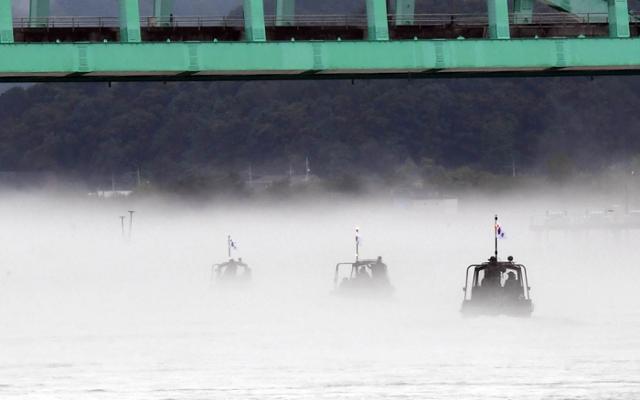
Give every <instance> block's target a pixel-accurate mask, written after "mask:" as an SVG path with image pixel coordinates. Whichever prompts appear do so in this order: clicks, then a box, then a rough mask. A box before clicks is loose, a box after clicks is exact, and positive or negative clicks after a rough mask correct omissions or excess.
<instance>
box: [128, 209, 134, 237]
mask: <svg viewBox="0 0 640 400" xmlns="http://www.w3.org/2000/svg"><path fill="white" fill-rule="evenodd" d="M134 213H135V211H133V210H129V240H131V232H132V231H133V214H134Z"/></svg>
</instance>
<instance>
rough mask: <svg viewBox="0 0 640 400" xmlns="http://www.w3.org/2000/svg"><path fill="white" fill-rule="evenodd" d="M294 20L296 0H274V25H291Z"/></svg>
mask: <svg viewBox="0 0 640 400" xmlns="http://www.w3.org/2000/svg"><path fill="white" fill-rule="evenodd" d="M295 20H296V0H277V1H276V26H293V25H294V24H295Z"/></svg>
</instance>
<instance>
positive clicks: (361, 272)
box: [356, 266, 371, 280]
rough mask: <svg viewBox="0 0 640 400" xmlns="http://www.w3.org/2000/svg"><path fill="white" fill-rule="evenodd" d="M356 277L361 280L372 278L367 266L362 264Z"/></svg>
mask: <svg viewBox="0 0 640 400" xmlns="http://www.w3.org/2000/svg"><path fill="white" fill-rule="evenodd" d="M356 278H357V279H359V280H365V279H370V278H371V277H370V276H369V273H368V272H367V267H365V266H362V267H360V268H359V269H358V274H357V275H356Z"/></svg>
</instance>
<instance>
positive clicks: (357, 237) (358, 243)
mask: <svg viewBox="0 0 640 400" xmlns="http://www.w3.org/2000/svg"><path fill="white" fill-rule="evenodd" d="M358 261H360V228H357V227H356V263H357V262H358Z"/></svg>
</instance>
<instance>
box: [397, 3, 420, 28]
mask: <svg viewBox="0 0 640 400" xmlns="http://www.w3.org/2000/svg"><path fill="white" fill-rule="evenodd" d="M415 20H416V0H396V9H395V23H396V26H404V25H413V24H414V23H415Z"/></svg>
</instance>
